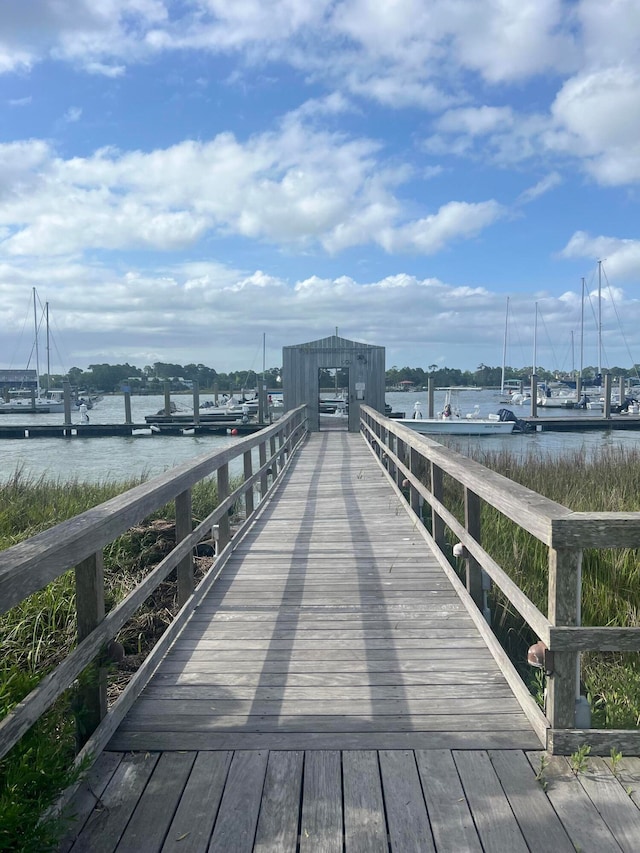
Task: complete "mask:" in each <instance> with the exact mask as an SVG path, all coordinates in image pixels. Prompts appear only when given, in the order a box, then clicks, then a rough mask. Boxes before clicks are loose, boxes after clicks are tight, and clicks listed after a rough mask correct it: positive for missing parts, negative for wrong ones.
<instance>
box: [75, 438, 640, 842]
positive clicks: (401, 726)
mask: <svg viewBox="0 0 640 853" xmlns="http://www.w3.org/2000/svg"><path fill="white" fill-rule="evenodd" d="M539 749H540V743H539V741H538V738H537V737H536V735H535V734H534V732H533V730H532V728H531V726H530V724H529V722H528V720H527V718H526V716H525V715H524V713H523V712H522V710H521V709H520V706H519V705H518V703H517V702H516V700H515V698H514V696H513V694H512V692H511V690H510V689H509V687H508V685H507V683H506V681H505V679H504V677H503V675H502V673H501V671H500V669H499V667H498V665H497V664H496V662H495V661H494V659H493V657H492V656H491V654H490V653H489V651H488V649H487V647H486V646H485V644H484V642H483V640H482V639H481V637H480V635H479V634H478V632H477V629H476V627H475V625H474V623H473V621H472V620H471V618H470V617H469V615H468V613H467V611H466V609H465V607H464V606H463V604H462V603H461V601H460V600H459V598H458V596H457V594H456V592H455V591H454V589H453V588H452V586H451V585H450V583H449V581H448V580H447V579H446V577H445V575H444V574H443V572H442V571H441V569H440V568H439V566H438V563H437V561H436V559H435V558H434V556H433V555H432V553H431V552H430V550H429V548H428V546H427V545H426V544H425V541H424V539H423V538H422V536H421V535H420V534H419V532H418V531H417V530H416V528H415V526H414V523H413V522H412V520H411V518H410V517H409V515H408V514H407V513H406V512H405V510H404V509H403V508H402V507H401V505H400V502H399V498H398V497H397V495H396V494H395V492H394V491H393V489H392V488H391V487H390V485H389V483H388V481H387V480H386V478H385V476H384V474H383V472H382V470H381V469H380V467H379V466H378V464H377V462H376V461H375V459H374V458H373V456H372V454H371V452H370V450H369V448H368V447H367V445H366V444H365V443H364V441H363V440H362V438H361V437H360V436H358V435H352V434H348V433H335V432H334V433H324V434H322V433H320V434H315V435H313V436H312V437H311V438H310V440H309V442H308V443H307V445H306V446H305V448H304V450H303V451H302V453H301V454H300V455H299V456H298V457H297V458H295V459H294V460H293V464H292V465H291V467H290V469H289V471H288V472H287V474H286V476H285V479H284V481H283V483H282V486H281V487H280V488H279V489H278V490H277V492H276V493H275V496H274V498H273V499H272V500H270V501H269V502H268V503H267V504H266V505H265V508H264V509H263V510H262V512H261V513H260V515H259V517H258V518H257V520H256V521H255V523H254V524H253V525H252V527H251V529H250V530H249V531H248V533H247V535H246V536H245V537H243V538H242V539H241V540H239V542H238V544H237V547H236V549H235V551H234V553H233V555H232V557H231V558H230V560H229V562H228V563H227V565H226V566H225V568H224V571H223V573H222V575H221V578H220V579H219V581H218V582H217V583H216V584H214V586H213V587H212V589H211V590H210V592H209V594H208V596H207V597H206V598H205V599H204V600H203V602H202V604H201V605H200V606H199V607H198V608H197V610H196V611H195V612H194V614H193V616H192V618H191V619H190V621H189V622H188V623H187V625H186V627H185V629H184V630H183V632H182V633H181V635H180V636H179V638H178V640H177V641H176V643H175V644H174V646H173V647H172V648H171V650H170V651H169V652H168V654H167V655H166V657H165V659H164V661H163V662H162V663H161V665H160V667H159V668H158V670H157V672H156V674H155V675H154V677H153V679H152V680H151V681H150V683H149V684H148V686H147V687H146V689H145V690H144V691H143V693H142V694H141V696H140V698H139V699H138V700H137V701H136V702H135V704H134V706H133V707H132V709H131V711H130V712H129V714H128V716H127V717H126V718H125V720H124V721H123V723H122V724H121V726H120V728H119V729H118V730H117V732H116V733H115V735H114V737H113V738H112V740H111V743H110V745H109V748H108V750H107V751H105V752H104V753H103V754H102V755H101V756H100V757H99V759H98V761H97V762H96V764H95V766H94V767H93V768H92V770H91V772H90V774H89V776H88V778H87V780H86V781H85V783H84V784H83V785H82V787H81V788H80V790H79V791H78V793H77V795H76V797H75V799H74V801H73V803H72V810H73V811H74V812H75V815H76V818H75V821H74V823H73V825H72V827H71V829H70V831H69V834H68V836H67V838H66V840H65V841H64V842H63V844H62V846H61V848H60V851H61V853H67V851H69V850H71V851H72V853H133V851H135V853H139V851H142V853H160V851H162V853H169V851H171V853H178V851H181V853H184V852H185V851H188V853H205V851H209V853H231V851H238V853H239V852H240V851H243V853H244V851H246V853H251V851H254V852H255V853H257V851H260V853H267V851H271V853H282V851H291V853H298V851H300V853H322V852H323V851H327V853H332V851H336V853H341V851H344V853H377V851H385V853H388V851H392V853H408V851H419V853H422V851H426V853H429V851H437V852H438V853H460V851H478V853H481V851H483V850H484V851H495V852H496V853H519V851H523V853H524V851H536V853H548V851H553V853H565V851H566V853H570V851H575V850H576V849H579V850H582V851H584V853H586V851H593V853H596V851H597V853H603V851H605V853H620V851H621V850H622V851H626V853H637V851H638V850H639V849H640V844H639V843H638V842H639V839H640V809H639V808H638V805H639V804H640V797H639V795H638V790H640V759H623V760H622V762H621V763H620V764H619V766H618V767H617V768H616V770H617V775H614V774H613V773H612V771H611V767H610V763H609V764H608V763H607V762H605V761H603V760H602V759H591V760H590V761H589V762H588V770H587V772H581V773H579V774H577V775H576V774H574V773H573V772H572V771H571V769H570V765H569V762H568V761H567V759H564V758H560V757H552V758H551V759H550V761H549V764H548V766H547V767H546V769H545V770H544V771H543V772H542V773H540V755H541V753H539V752H538V751H537V750H539ZM541 782H544V785H543V784H541Z"/></svg>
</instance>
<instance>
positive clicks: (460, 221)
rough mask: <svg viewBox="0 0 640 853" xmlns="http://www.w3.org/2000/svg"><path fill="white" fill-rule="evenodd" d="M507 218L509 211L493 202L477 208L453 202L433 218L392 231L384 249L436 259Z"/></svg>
mask: <svg viewBox="0 0 640 853" xmlns="http://www.w3.org/2000/svg"><path fill="white" fill-rule="evenodd" d="M506 214H507V211H506V209H505V208H504V207H503V206H502V205H501V204H498V202H496V201H494V200H493V199H492V200H491V201H484V202H479V203H477V204H469V203H468V202H460V201H450V202H449V203H448V204H445V205H443V206H442V207H441V208H440V209H439V210H438V212H437V213H435V214H433V215H431V216H427V217H425V218H424V219H420V220H418V221H417V222H411V223H409V224H407V225H405V226H403V227H401V228H398V229H396V230H392V231H389V232H388V233H386V234H385V235H384V238H383V245H384V247H385V248H386V249H387V251H390V252H397V251H409V252H419V253H424V254H427V255H432V254H435V253H436V252H439V251H441V250H442V249H444V248H445V247H446V246H447V245H448V244H449V243H451V242H453V241H454V240H460V239H463V238H464V239H469V238H470V237H475V236H477V235H478V234H479V233H480V232H481V231H483V230H484V229H485V228H488V227H489V226H490V225H493V224H494V223H495V222H497V221H498V220H499V219H502V218H503V217H504V216H506Z"/></svg>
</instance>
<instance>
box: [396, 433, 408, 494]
mask: <svg viewBox="0 0 640 853" xmlns="http://www.w3.org/2000/svg"><path fill="white" fill-rule="evenodd" d="M396 456H397V457H398V459H399V460H400V462H402V463H403V464H404V465H406V462H407V460H406V458H405V456H406V451H405V444H404V441H403V440H402V439H401V438H398V436H396ZM403 480H404V474H403V473H402V469H401V468H398V467H396V483H397V485H398V486H399V487H400V488H402V481H403Z"/></svg>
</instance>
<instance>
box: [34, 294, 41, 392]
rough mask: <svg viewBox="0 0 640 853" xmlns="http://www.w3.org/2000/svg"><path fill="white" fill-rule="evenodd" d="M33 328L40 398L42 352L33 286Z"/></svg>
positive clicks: (37, 384)
mask: <svg viewBox="0 0 640 853" xmlns="http://www.w3.org/2000/svg"><path fill="white" fill-rule="evenodd" d="M33 328H34V333H35V347H36V389H37V393H38V399H40V353H39V350H38V314H37V311H36V289H35V287H34V288H33Z"/></svg>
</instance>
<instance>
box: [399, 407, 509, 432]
mask: <svg viewBox="0 0 640 853" xmlns="http://www.w3.org/2000/svg"><path fill="white" fill-rule="evenodd" d="M504 411H507V410H504ZM516 421H517V419H516V418H514V419H513V420H506V419H505V420H503V419H501V416H500V414H495V415H494V414H490V415H489V416H488V417H486V418H484V417H480V414H479V407H478V406H476V407H475V410H474V411H473V412H471V413H468V414H466V415H464V416H463V415H461V414H460V412H459V411H458V410H457V409H454V408H453V407H452V406H451V404H450V403H449V402H446V403H445V406H444V409H443V410H442V412H439V413H438V416H437V417H435V418H424V417H422V411H421V406H420V403H416V404H415V405H414V411H413V417H411V418H395V419H394V423H396V424H403V425H404V426H406V427H409V429H412V430H414V432H419V433H420V434H421V435H509V434H510V433H512V432H513V430H514V428H515V426H516Z"/></svg>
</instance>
